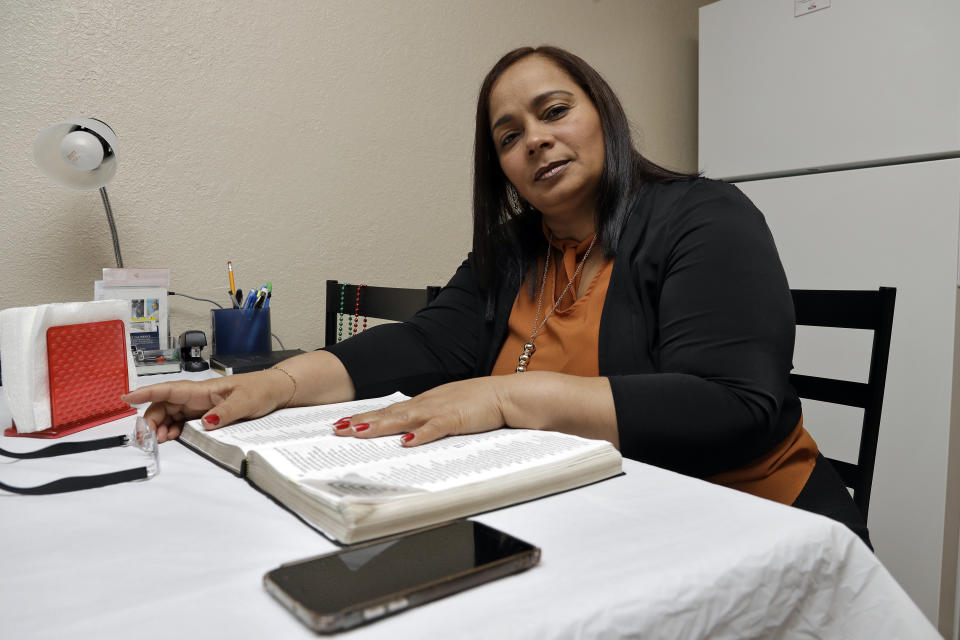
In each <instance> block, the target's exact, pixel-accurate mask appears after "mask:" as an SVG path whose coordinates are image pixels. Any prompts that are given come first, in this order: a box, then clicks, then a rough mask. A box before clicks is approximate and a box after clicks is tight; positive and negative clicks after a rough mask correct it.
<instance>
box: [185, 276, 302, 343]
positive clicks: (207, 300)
mask: <svg viewBox="0 0 960 640" xmlns="http://www.w3.org/2000/svg"><path fill="white" fill-rule="evenodd" d="M167 295H168V296H182V297H184V298H190V299H191V300H198V301H200V302H209V303H210V304H212V305H216V306H217V308H218V309H223V308H224V307H223V305H222V304H220V303H219V302H214V301H213V300H211V299H210V298H197V297H195V296H191V295H187V294H186V293H180V292H178V291H167ZM270 335H271V336H273V339H274V340H276V341H277V344H279V345H280V349H281V350H283V349H284V346H283V342H281V341H280V338H278V337H277V334H275V333H272V332H271V333H270Z"/></svg>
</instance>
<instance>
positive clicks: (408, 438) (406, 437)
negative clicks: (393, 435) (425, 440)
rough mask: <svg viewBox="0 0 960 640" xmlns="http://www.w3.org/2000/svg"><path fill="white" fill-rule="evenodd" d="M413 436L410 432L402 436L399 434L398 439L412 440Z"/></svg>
mask: <svg viewBox="0 0 960 640" xmlns="http://www.w3.org/2000/svg"><path fill="white" fill-rule="evenodd" d="M413 437H414V436H413V434H412V433H405V434H403V435H402V436H400V439H401V440H403V441H404V442H410V441H411V440H413Z"/></svg>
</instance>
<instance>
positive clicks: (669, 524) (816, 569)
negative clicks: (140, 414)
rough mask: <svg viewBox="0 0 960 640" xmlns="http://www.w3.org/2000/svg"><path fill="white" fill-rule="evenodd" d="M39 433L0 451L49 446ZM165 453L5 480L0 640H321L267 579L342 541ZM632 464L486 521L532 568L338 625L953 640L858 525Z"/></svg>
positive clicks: (429, 630)
mask: <svg viewBox="0 0 960 640" xmlns="http://www.w3.org/2000/svg"><path fill="white" fill-rule="evenodd" d="M158 379H159V378H158ZM127 420H128V421H129V420H130V419H127ZM0 424H7V423H6V421H5V407H4V406H2V402H0ZM128 426H129V422H128V423H127V427H128ZM127 427H125V426H124V425H122V424H117V423H114V424H112V425H104V426H102V427H98V428H96V429H93V430H91V431H88V432H84V433H83V434H78V435H76V436H70V437H71V438H89V437H102V436H103V435H105V434H106V432H108V431H110V430H114V431H122V430H123V429H125V428H127ZM24 440H25V439H23V438H0V447H2V448H17V449H19V450H23V449H25V448H28V447H30V446H37V445H39V444H41V443H40V442H38V441H36V440H33V441H31V442H30V443H26V444H25V443H24ZM50 442H51V441H43V442H42V444H49V443H50ZM104 453H106V452H104ZM90 455H92V454H90ZM160 463H161V473H160V475H159V476H157V477H156V478H153V479H151V480H149V481H145V482H136V483H127V484H123V485H114V486H110V487H105V488H101V489H95V490H90V491H85V492H78V493H71V494H60V495H53V496H35V497H28V496H15V495H8V494H4V493H2V492H0V550H2V551H0V558H2V567H0V637H2V638H71V639H77V640H79V639H81V638H176V637H189V638H199V637H231V638H266V637H271V638H273V637H277V638H280V637H282V638H298V637H299V638H314V637H315V636H314V635H313V634H312V632H310V631H309V630H308V629H306V628H305V627H303V626H301V625H300V623H299V622H298V621H297V620H296V619H295V618H293V617H292V616H291V615H290V614H288V613H287V611H286V610H285V609H284V608H282V607H281V606H280V605H279V604H278V603H277V602H275V601H274V600H273V599H272V598H271V597H270V596H269V595H268V594H267V593H266V592H265V591H264V589H263V587H262V583H261V579H262V577H263V574H264V573H265V572H266V571H268V570H270V569H272V568H274V567H276V566H277V565H279V564H281V563H283V562H288V561H291V560H295V559H299V558H302V557H306V556H310V555H315V554H318V553H324V552H327V551H332V550H334V549H335V548H336V546H335V545H334V544H333V543H331V542H329V541H328V540H327V539H325V538H324V537H323V536H321V535H320V534H318V533H316V532H315V531H314V530H312V529H311V528H309V527H308V526H307V525H305V524H303V523H302V522H301V521H300V520H298V519H297V518H296V517H294V516H293V515H291V514H290V513H289V512H287V511H285V510H284V509H282V508H281V507H279V506H277V505H276V504H275V503H273V502H272V501H271V500H270V499H269V498H267V497H266V496H264V495H263V494H261V493H260V492H258V491H256V490H255V489H253V488H252V487H251V486H250V485H248V484H247V483H246V482H245V481H244V480H242V479H240V478H237V477H235V476H233V475H231V474H230V473H228V472H226V471H224V470H223V469H221V468H219V467H217V466H215V465H214V464H212V463H210V462H209V461H207V460H206V459H204V458H201V457H200V456H198V455H196V454H195V453H193V452H191V451H190V450H188V449H187V448H186V447H184V446H182V445H180V444H179V443H177V442H170V443H165V444H163V445H161V446H160ZM15 464H16V465H23V464H28V463H27V462H20V463H15ZM11 469H13V467H12V466H9V465H3V464H0V480H3V479H4V477H6V476H9V475H10V473H11ZM624 471H625V475H623V476H620V477H617V478H613V479H610V480H607V481H604V482H600V483H598V484H595V485H592V486H589V487H584V488H582V489H578V490H575V491H570V492H567V493H564V494H561V495H557V496H552V497H549V498H544V499H541V500H536V501H533V502H530V503H527V504H523V505H518V506H515V507H511V508H507V509H501V510H499V511H495V512H491V513H487V514H484V515H481V516H478V517H477V519H478V520H481V521H483V522H485V523H487V524H489V525H492V526H494V527H497V528H500V529H502V530H504V531H507V532H509V533H512V534H514V535H516V536H518V537H520V538H523V539H525V540H528V541H530V542H532V543H534V544H536V545H538V546H539V547H541V549H542V550H543V556H542V560H541V563H540V565H539V566H537V567H535V568H534V569H532V570H530V571H527V572H524V573H522V574H518V575H515V576H511V577H509V578H505V579H502V580H497V581H495V582H492V583H489V584H486V585H483V586H481V587H478V588H475V589H471V590H469V591H466V592H463V593H460V594H457V595H455V596H452V597H449V598H446V599H443V600H440V601H436V602H433V603H430V604H427V605H425V606H422V607H420V608H417V609H412V610H409V611H406V612H403V613H401V614H399V615H396V616H393V617H389V618H385V619H382V620H380V621H378V622H376V623H374V624H371V625H369V626H366V627H361V628H359V629H356V630H354V631H351V632H348V633H345V634H342V635H341V636H340V637H344V638H347V637H349V638H379V637H383V638H415V637H446V638H538V639H539V638H617V637H634V638H635V637H643V638H671V639H673V638H711V639H720V638H731V639H733V638H736V639H740V638H773V637H817V638H869V639H871V640H874V639H876V638H911V639H913V638H927V637H939V636H938V635H937V633H936V631H935V629H934V628H933V626H932V625H931V624H930V623H929V622H928V621H927V619H926V618H925V617H924V616H923V614H922V613H921V612H920V610H919V609H918V608H917V607H916V606H915V605H914V604H913V602H912V601H911V600H910V599H909V597H908V596H907V595H906V594H905V593H904V591H903V590H902V589H901V588H900V587H899V585H897V583H896V582H895V581H894V579H893V578H892V577H891V576H890V574H889V573H888V572H887V570H886V569H885V568H884V567H883V566H882V565H881V564H880V563H879V562H878V561H877V559H876V558H875V557H874V556H873V554H872V553H870V551H869V550H868V549H867V548H866V547H865V546H864V545H863V543H862V542H860V540H859V539H858V538H856V537H855V536H854V535H853V534H852V533H850V532H849V531H848V530H847V529H846V528H845V527H843V526H841V525H839V524H836V523H834V522H832V521H830V520H828V519H826V518H822V517H819V516H815V515H811V514H809V513H805V512H802V511H799V510H795V509H792V508H789V507H784V506H781V505H777V504H774V503H772V502H768V501H765V500H761V499H758V498H754V497H751V496H748V495H745V494H741V493H738V492H735V491H732V490H729V489H725V488H723V487H718V486H715V485H711V484H708V483H706V482H701V481H699V480H695V479H691V478H687V477H684V476H680V475H677V474H674V473H671V472H668V471H663V470H661V469H657V468H654V467H650V466H648V465H644V464H641V463H638V462H634V461H630V460H626V461H624ZM49 479H53V478H49Z"/></svg>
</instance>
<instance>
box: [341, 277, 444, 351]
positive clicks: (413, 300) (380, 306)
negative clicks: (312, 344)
mask: <svg viewBox="0 0 960 640" xmlns="http://www.w3.org/2000/svg"><path fill="white" fill-rule="evenodd" d="M360 286H362V287H363V288H362V289H361V291H360V308H359V309H357V306H356V305H357V288H358V287H360ZM439 293H440V287H425V288H423V289H401V288H395V287H371V286H368V285H356V284H342V283H340V282H338V281H336V280H327V304H326V321H325V322H326V326H325V330H324V344H334V343H335V342H336V341H337V314H339V313H340V312H341V310H342V311H343V313H344V314H346V315H345V317H344V318H343V321H344V329H346V328H347V319H348V318H350V319H351V322H352V317H353V315H354V313H355V312H356V314H357V315H360V316H365V317H368V318H377V319H380V320H397V321H402V320H408V319H409V318H410V317H411V316H413V314H415V313H416V312H417V311H419V310H420V309H422V308H424V307H425V306H427V305H428V304H430V303H431V302H432V301H433V299H434V298H436V297H437V294H439ZM341 296H342V298H341ZM341 299H342V301H343V304H342V305H341ZM347 333H349V332H348V331H347Z"/></svg>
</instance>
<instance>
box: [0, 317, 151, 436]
mask: <svg viewBox="0 0 960 640" xmlns="http://www.w3.org/2000/svg"><path fill="white" fill-rule="evenodd" d="M103 320H123V325H124V327H126V329H127V331H126V345H127V377H128V379H129V380H130V388H131V389H134V388H135V387H136V384H137V368H136V364H135V363H134V361H133V353H132V352H131V351H130V302H129V301H128V300H101V301H97V302H64V303H58V304H42V305H40V306H37V307H15V308H12V309H4V310H2V311H0V361H2V362H3V387H2V388H3V393H4V395H5V396H6V399H7V407H8V408H9V410H10V415H11V417H12V418H13V420H14V422H16V423H17V431H18V432H20V433H31V432H33V431H42V430H44V429H48V428H50V427H51V426H52V421H51V418H50V381H49V379H48V375H47V373H48V368H47V329H49V328H50V327H57V326H61V325H67V324H81V323H85V322H101V321H103ZM8 426H10V425H0V427H2V428H6V427H8Z"/></svg>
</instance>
